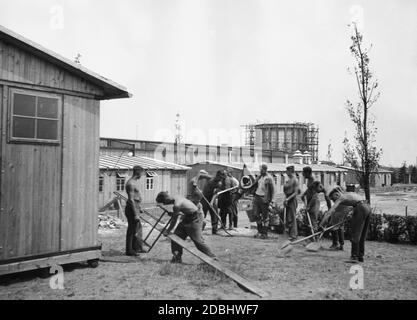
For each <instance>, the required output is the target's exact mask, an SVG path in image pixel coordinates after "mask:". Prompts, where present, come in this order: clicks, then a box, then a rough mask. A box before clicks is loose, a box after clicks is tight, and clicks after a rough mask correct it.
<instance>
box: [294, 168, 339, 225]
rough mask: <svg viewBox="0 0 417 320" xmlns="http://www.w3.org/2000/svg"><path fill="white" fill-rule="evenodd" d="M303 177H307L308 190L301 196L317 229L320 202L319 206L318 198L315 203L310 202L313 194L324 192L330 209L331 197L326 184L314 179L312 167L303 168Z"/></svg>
mask: <svg viewBox="0 0 417 320" xmlns="http://www.w3.org/2000/svg"><path fill="white" fill-rule="evenodd" d="M303 177H304V178H305V179H307V190H306V191H304V193H303V195H302V196H301V200H303V202H304V204H305V207H306V211H307V214H308V215H309V216H310V221H311V224H312V225H313V229H314V231H317V228H318V223H317V218H318V213H319V211H320V202H319V203H318V204H319V205H318V207H317V200H316V199H314V201H313V203H311V204H310V202H311V201H312V198H313V196H314V195H315V194H316V193H323V194H324V199H325V200H326V204H327V208H328V209H330V208H331V206H332V203H331V201H330V199H329V197H328V196H327V192H326V189H325V188H324V186H323V185H322V184H321V183H320V182H318V181H316V179H314V176H313V170H312V169H311V167H305V168H303ZM315 198H316V197H315Z"/></svg>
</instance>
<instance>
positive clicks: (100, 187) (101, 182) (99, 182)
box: [98, 177, 104, 192]
mask: <svg viewBox="0 0 417 320" xmlns="http://www.w3.org/2000/svg"><path fill="white" fill-rule="evenodd" d="M103 185H104V178H103V177H99V178H98V192H103Z"/></svg>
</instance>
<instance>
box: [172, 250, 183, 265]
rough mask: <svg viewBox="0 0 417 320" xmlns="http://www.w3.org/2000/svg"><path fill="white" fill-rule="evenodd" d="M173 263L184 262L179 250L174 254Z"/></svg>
mask: <svg viewBox="0 0 417 320" xmlns="http://www.w3.org/2000/svg"><path fill="white" fill-rule="evenodd" d="M171 263H182V259H181V256H180V254H179V253H178V252H177V251H175V252H174V254H173V255H172V259H171Z"/></svg>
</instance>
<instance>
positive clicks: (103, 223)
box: [98, 212, 126, 229]
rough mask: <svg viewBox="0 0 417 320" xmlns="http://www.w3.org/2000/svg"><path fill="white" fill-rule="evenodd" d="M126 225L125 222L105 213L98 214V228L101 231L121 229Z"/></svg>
mask: <svg viewBox="0 0 417 320" xmlns="http://www.w3.org/2000/svg"><path fill="white" fill-rule="evenodd" d="M124 225H126V223H125V222H123V220H121V219H119V218H117V217H114V216H112V215H110V214H107V213H105V212H103V213H99V214H98V227H99V229H120V227H121V226H124Z"/></svg>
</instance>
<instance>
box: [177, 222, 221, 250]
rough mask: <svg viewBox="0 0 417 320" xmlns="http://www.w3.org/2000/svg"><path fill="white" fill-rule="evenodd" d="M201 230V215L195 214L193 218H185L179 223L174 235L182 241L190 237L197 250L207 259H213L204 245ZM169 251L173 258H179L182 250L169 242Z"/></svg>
mask: <svg viewBox="0 0 417 320" xmlns="http://www.w3.org/2000/svg"><path fill="white" fill-rule="evenodd" d="M202 229H203V217H202V216H201V214H195V215H194V217H193V218H191V219H187V218H185V220H183V221H181V222H180V223H179V224H178V226H177V228H176V229H175V232H174V234H175V235H177V236H178V237H180V238H181V239H183V240H185V239H187V237H190V238H191V240H192V241H193V242H194V245H195V246H196V248H197V249H198V250H200V251H201V252H203V253H204V254H206V255H208V256H209V257H215V255H214V254H213V253H212V252H211V250H210V248H209V247H208V246H207V245H206V244H205V243H204V240H203V237H202V235H201V234H202ZM171 251H172V254H173V255H174V256H175V257H177V258H180V257H181V256H182V252H183V248H182V247H181V246H180V245H179V244H177V243H175V242H174V241H171Z"/></svg>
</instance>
